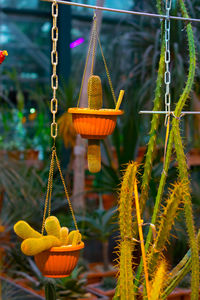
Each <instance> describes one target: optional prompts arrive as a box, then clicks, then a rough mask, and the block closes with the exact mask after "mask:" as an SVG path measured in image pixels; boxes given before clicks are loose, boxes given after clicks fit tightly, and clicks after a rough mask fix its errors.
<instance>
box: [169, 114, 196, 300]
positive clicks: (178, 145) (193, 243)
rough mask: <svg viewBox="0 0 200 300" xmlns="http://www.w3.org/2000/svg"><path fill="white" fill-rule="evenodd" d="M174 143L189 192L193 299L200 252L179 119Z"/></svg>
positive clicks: (186, 207) (187, 214) (175, 123)
mask: <svg viewBox="0 0 200 300" xmlns="http://www.w3.org/2000/svg"><path fill="white" fill-rule="evenodd" d="M173 131H174V144H175V149H176V154H177V161H178V170H179V177H180V179H181V180H182V181H183V182H185V183H186V185H187V194H186V195H185V197H184V212H185V219H186V226H187V232H188V236H189V244H190V248H191V263H192V273H191V299H192V300H195V299H198V295H199V253H198V243H197V239H196V234H195V226H194V220H193V213H192V199H191V194H190V181H189V174H188V168H187V162H186V157H185V154H184V149H183V144H182V140H181V135H180V128H179V120H177V119H174V120H173Z"/></svg>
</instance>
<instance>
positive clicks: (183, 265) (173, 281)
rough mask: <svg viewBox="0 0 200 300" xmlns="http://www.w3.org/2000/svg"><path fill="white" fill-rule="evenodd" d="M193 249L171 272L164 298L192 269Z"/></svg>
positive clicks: (198, 239) (199, 234)
mask: <svg viewBox="0 0 200 300" xmlns="http://www.w3.org/2000/svg"><path fill="white" fill-rule="evenodd" d="M197 242H198V247H199V244H200V230H199V231H198V234H197ZM191 265H192V264H191V249H189V250H188V252H187V253H186V254H185V256H184V257H183V258H182V260H181V261H180V262H179V264H178V265H177V266H176V267H175V268H174V269H173V270H172V271H171V272H170V273H171V278H170V280H169V281H168V282H167V288H166V289H165V291H164V292H163V295H162V299H166V297H167V296H168V295H169V294H170V293H171V292H172V291H173V289H174V288H175V287H176V286H177V285H178V284H179V283H180V281H181V280H182V279H183V278H184V277H185V275H186V274H187V273H189V272H190V270H191Z"/></svg>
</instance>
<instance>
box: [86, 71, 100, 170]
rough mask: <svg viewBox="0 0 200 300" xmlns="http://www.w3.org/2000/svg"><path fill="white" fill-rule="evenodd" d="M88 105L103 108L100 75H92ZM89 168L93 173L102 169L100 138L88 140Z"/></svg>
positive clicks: (89, 84)
mask: <svg viewBox="0 0 200 300" xmlns="http://www.w3.org/2000/svg"><path fill="white" fill-rule="evenodd" d="M88 107H89V108H90V109H101V108H102V86H101V79H100V77H99V76H96V75H92V76H90V78H89V80H88ZM87 158H88V169H89V171H90V172H91V173H97V172H99V171H100V170H101V147H100V140H95V139H93V140H88V152H87Z"/></svg>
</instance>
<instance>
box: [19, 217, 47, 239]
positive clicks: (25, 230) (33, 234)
mask: <svg viewBox="0 0 200 300" xmlns="http://www.w3.org/2000/svg"><path fill="white" fill-rule="evenodd" d="M14 231H15V233H16V234H17V235H18V236H19V237H20V238H22V239H23V240H25V239H28V238H40V237H42V235H41V234H40V233H39V232H38V231H36V230H34V229H33V228H32V227H31V226H30V225H29V224H28V223H27V222H25V221H22V220H20V221H18V222H17V223H16V224H15V225H14Z"/></svg>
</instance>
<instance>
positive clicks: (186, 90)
mask: <svg viewBox="0 0 200 300" xmlns="http://www.w3.org/2000/svg"><path fill="white" fill-rule="evenodd" d="M179 2H180V5H181V11H182V15H183V17H186V18H187V17H188V14H187V10H186V8H185V5H184V2H183V1H182V0H179ZM157 3H158V2H157ZM159 3H160V2H159ZM159 5H160V4H159ZM187 38H188V44H189V57H190V65H189V73H188V78H187V82H186V85H185V88H184V90H183V93H182V95H181V96H180V99H179V101H178V103H177V105H176V108H175V116H176V117H180V114H181V111H182V108H183V107H184V105H185V102H186V100H187V99H188V97H189V95H190V92H191V89H192V85H193V82H194V77H195V66H196V56H195V44H194V37H193V31H192V26H191V24H190V23H189V24H187ZM173 139H174V137H173V123H172V130H171V132H170V134H169V140H168V145H167V151H166V158H165V165H164V168H163V172H162V174H161V179H160V183H159V187H158V193H157V197H156V202H155V207H154V212H153V217H152V220H151V223H152V224H155V223H156V220H157V216H158V213H159V208H160V203H161V199H162V195H163V192H164V186H165V183H166V179H167V172H168V169H169V164H170V159H171V153H172V146H173ZM151 239H152V229H151V228H149V232H148V236H147V240H146V245H145V248H146V251H148V249H149V245H150V242H151ZM141 272H142V261H141V263H140V265H139V267H138V271H137V275H136V281H135V285H136V286H138V285H139V279H140V276H141ZM196 282H197V280H196Z"/></svg>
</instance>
